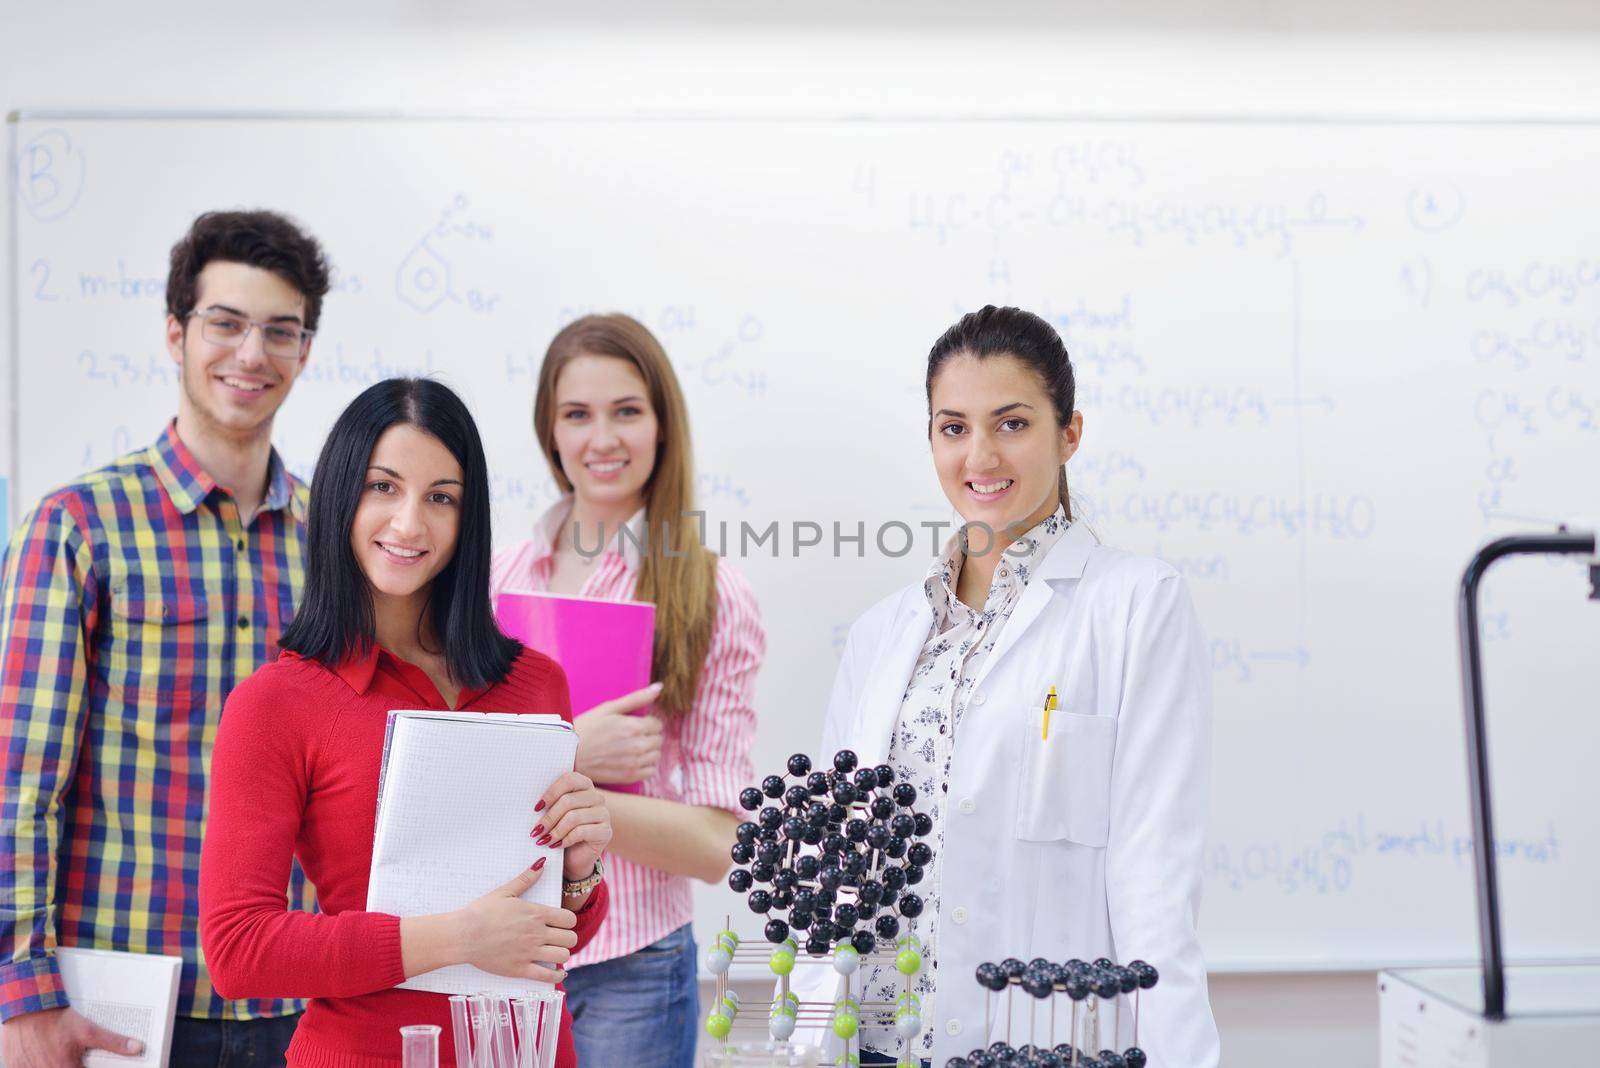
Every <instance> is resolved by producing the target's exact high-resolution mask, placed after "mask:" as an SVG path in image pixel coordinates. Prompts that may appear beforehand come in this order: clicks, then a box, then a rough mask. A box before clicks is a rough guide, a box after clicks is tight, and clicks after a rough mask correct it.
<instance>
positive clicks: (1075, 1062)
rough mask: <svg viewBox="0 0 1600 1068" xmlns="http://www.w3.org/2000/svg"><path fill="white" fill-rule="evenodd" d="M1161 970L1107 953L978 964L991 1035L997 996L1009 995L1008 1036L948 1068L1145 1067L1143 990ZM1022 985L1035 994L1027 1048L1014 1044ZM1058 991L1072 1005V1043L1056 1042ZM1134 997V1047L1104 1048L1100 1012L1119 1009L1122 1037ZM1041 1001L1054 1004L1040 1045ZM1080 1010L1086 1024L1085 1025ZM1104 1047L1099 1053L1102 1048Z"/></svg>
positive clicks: (1114, 1028) (952, 1062)
mask: <svg viewBox="0 0 1600 1068" xmlns="http://www.w3.org/2000/svg"><path fill="white" fill-rule="evenodd" d="M1159 979H1160V974H1159V973H1158V972H1157V971H1156V969H1155V968H1153V967H1152V966H1150V965H1149V964H1146V963H1145V962H1144V961H1142V960H1136V961H1133V962H1132V963H1131V964H1128V965H1127V966H1126V967H1123V966H1119V965H1117V964H1116V963H1114V962H1112V961H1111V960H1110V959H1108V958H1106V957H1101V958H1100V959H1099V960H1096V961H1094V962H1093V963H1087V962H1085V961H1081V960H1076V959H1074V960H1069V961H1067V962H1066V963H1065V964H1052V963H1050V962H1049V961H1047V960H1044V959H1043V958H1035V959H1034V960H1032V961H1029V962H1028V963H1026V964H1024V963H1023V962H1022V961H1020V960H1017V959H1016V958H1015V957H1011V958H1007V959H1006V960H1003V961H1000V962H998V963H992V964H980V965H978V968H977V980H978V985H979V986H981V987H983V988H984V989H985V990H987V991H988V992H989V993H988V996H987V998H986V1000H985V1007H984V1015H985V1017H986V1021H985V1023H986V1026H985V1029H984V1030H985V1038H987V1037H988V1034H989V1033H990V1032H991V1031H992V1030H993V1020H994V998H995V997H996V996H997V995H999V994H1001V993H1002V992H1003V993H1004V994H1005V997H1006V1035H1005V1037H1004V1038H1002V1039H997V1040H996V1041H995V1042H993V1043H992V1044H991V1045H990V1046H988V1048H983V1047H979V1048H978V1049H975V1050H973V1051H972V1052H971V1053H969V1054H967V1055H966V1056H965V1057H952V1058H951V1059H950V1060H948V1061H946V1062H945V1068H994V1066H996V1065H1007V1066H1009V1068H1145V1065H1146V1063H1147V1062H1148V1060H1149V1058H1148V1057H1147V1056H1146V1055H1145V1052H1144V1050H1142V1049H1140V1048H1139V993H1140V991H1143V990H1149V989H1150V988H1151V987H1153V986H1155V985H1156V982H1157V980H1159ZM1017 989H1021V991H1022V992H1023V993H1024V994H1025V995H1028V996H1030V997H1032V998H1034V999H1035V1000H1034V1002H1033V1003H1031V1004H1030V1011H1029V1018H1030V1026H1029V1040H1028V1042H1027V1043H1025V1044H1023V1045H1021V1046H1012V1045H1011V1007H1012V1006H1011V1002H1012V999H1013V998H1014V996H1015V995H1014V992H1015V991H1016V990H1017ZM1057 995H1063V996H1065V997H1066V999H1067V1001H1068V1002H1069V1003H1070V1004H1071V1007H1072V1016H1071V1025H1070V1028H1069V1031H1068V1034H1069V1035H1070V1036H1071V1038H1070V1040H1069V1041H1067V1042H1060V1043H1057V1042H1056V1041H1055V1011H1056V1003H1057V1000H1058V998H1057ZM1128 995H1131V996H1132V1003H1133V1045H1132V1046H1130V1047H1129V1048H1127V1049H1125V1050H1123V1051H1122V1052H1121V1053H1118V1052H1117V1051H1116V1050H1113V1049H1100V1012H1101V1010H1102V1009H1103V1008H1104V1005H1105V1004H1106V1003H1109V1004H1110V1005H1111V1007H1112V1009H1113V1011H1114V1012H1115V1013H1116V1017H1115V1019H1114V1020H1113V1022H1112V1026H1111V1033H1112V1035H1116V1033H1117V1031H1118V1025H1119V1023H1120V1020H1121V1012H1122V1002H1123V1000H1124V999H1125V998H1126V996H1128ZM1041 1001H1048V1002H1049V1004H1050V1038H1049V1040H1048V1042H1047V1043H1045V1044H1044V1045H1035V1044H1034V1039H1035V1028H1034V1027H1033V1026H1032V1023H1033V1012H1032V1010H1033V1009H1034V1008H1036V1007H1037V1005H1038V1003H1039V1002H1041ZM1080 1009H1081V1010H1083V1015H1084V1019H1083V1020H1082V1024H1083V1026H1080V1018H1079V1017H1080ZM1096 1051H1098V1052H1096Z"/></svg>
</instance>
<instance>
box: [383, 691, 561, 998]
mask: <svg viewBox="0 0 1600 1068" xmlns="http://www.w3.org/2000/svg"><path fill="white" fill-rule="evenodd" d="M577 751H578V738H577V735H576V734H574V733H573V731H572V726H571V724H569V723H567V722H565V721H564V720H562V719H561V717H559V716H554V715H523V716H517V715H502V714H498V713H488V714H485V713H482V712H427V711H423V712H409V711H397V712H391V713H389V726H388V733H387V734H386V736H385V738H384V743H383V766H382V770H381V771H380V772H379V780H378V816H377V827H376V830H375V833H374V835H373V842H372V872H371V877H370V880H369V882H368V885H367V908H368V910H370V911H373V912H387V913H390V914H391V915H395V916H426V915H429V914H431V913H437V912H451V911H454V910H455V909H459V908H461V907H463V906H465V905H467V904H469V903H470V902H472V901H475V900H477V899H478V898H480V897H482V896H483V895H484V894H486V893H488V892H489V891H490V890H493V889H494V888H495V887H497V886H501V885H503V884H504V883H505V882H507V881H508V880H509V879H510V878H511V877H512V876H514V875H516V874H517V873H518V872H520V871H523V870H525V869H526V868H528V867H529V866H530V865H531V864H532V863H533V862H534V861H535V860H537V859H538V858H539V857H541V856H544V857H548V858H549V863H548V864H547V866H546V869H545V876H544V878H542V879H540V880H539V882H538V883H537V884H535V885H534V887H533V889H532V890H530V891H528V893H527V894H526V895H524V900H526V901H533V902H536V903H538V904H541V905H549V906H552V907H556V906H559V905H560V904H561V851H560V850H559V849H553V848H550V847H548V846H546V847H540V846H537V845H535V844H534V841H533V839H532V838H530V837H528V832H529V831H530V830H532V829H533V825H534V824H535V823H537V822H538V816H537V814H535V812H534V811H533V806H534V805H535V804H537V803H538V801H539V799H540V798H541V797H542V796H543V795H544V792H545V791H546V790H547V789H549V788H550V784H551V783H553V782H555V780H556V779H557V778H559V777H560V776H561V775H563V774H565V773H566V772H569V771H571V770H572V761H573V758H574V756H576V754H577ZM401 986H402V987H403V988H404V989H406V990H431V991H434V992H436V993H441V994H476V993H497V994H506V995H513V994H516V993H518V992H520V991H524V990H530V989H549V984H548V983H540V982H536V981H534V980H529V979H508V978H505V977H503V976H497V975H490V974H489V973H488V972H483V971H479V970H478V969H477V968H474V967H472V966H471V965H466V964H459V965H454V966H452V967H449V968H440V969H438V970H437V971H432V972H427V973H425V974H423V975H418V976H415V977H413V978H411V979H408V980H407V981H406V982H404V983H402V984H401Z"/></svg>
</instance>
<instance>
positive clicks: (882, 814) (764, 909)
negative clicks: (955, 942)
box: [703, 749, 933, 1063]
mask: <svg viewBox="0 0 1600 1068" xmlns="http://www.w3.org/2000/svg"><path fill="white" fill-rule="evenodd" d="M859 763H860V761H859V758H858V757H857V756H856V754H855V753H854V752H852V751H850V750H848V749H845V750H840V751H839V752H838V753H836V754H834V756H833V760H832V768H831V769H820V768H814V767H813V765H812V761H811V758H810V757H808V756H806V755H805V754H804V753H797V754H795V755H794V756H792V757H790V758H789V760H788V762H787V766H786V768H785V772H786V773H785V774H782V775H768V776H766V778H764V779H762V781H761V784H760V785H759V786H752V787H749V788H748V789H746V790H744V791H743V793H741V795H740V797H739V803H740V805H741V807H743V808H744V810H745V811H746V812H748V813H750V817H749V819H748V820H746V821H745V822H742V823H740V824H739V826H738V829H737V830H736V831H735V834H734V843H733V846H732V849H731V856H732V858H733V861H734V865H735V867H734V869H733V871H731V872H730V873H729V875H728V886H729V887H730V888H731V889H733V890H734V891H735V892H736V893H739V894H743V895H744V897H745V903H746V904H747V905H748V906H749V908H750V911H751V912H753V913H755V914H756V915H758V916H761V917H762V918H763V924H764V926H763V929H762V935H763V936H764V938H765V939H766V941H767V942H768V943H770V944H771V947H772V948H771V951H770V953H769V954H767V956H766V963H767V967H768V968H769V969H770V970H771V971H772V973H773V974H774V975H776V976H778V977H779V991H778V994H777V996H776V997H775V998H774V1000H773V1002H772V1006H771V1010H770V1012H769V1014H768V1031H769V1033H770V1034H771V1036H772V1038H773V1039H774V1040H775V1041H778V1042H786V1041H787V1040H788V1039H789V1038H790V1037H791V1036H792V1035H793V1034H794V1032H795V1028H796V1022H797V1020H801V1019H806V1018H808V1015H809V1016H810V1018H812V1019H816V1020H817V1021H818V1022H821V1023H822V1024H823V1026H825V1027H827V1028H828V1029H830V1030H831V1031H832V1032H833V1033H834V1034H835V1035H836V1036H837V1037H839V1038H841V1039H843V1040H844V1041H845V1043H846V1047H847V1048H846V1051H845V1054H844V1055H843V1057H842V1058H841V1063H854V1062H852V1061H850V1060H849V1058H852V1057H854V1056H855V1054H854V1053H853V1052H852V1051H851V1050H850V1049H849V1045H850V1043H851V1041H852V1040H853V1039H854V1038H855V1037H856V1035H857V1034H858V1032H859V1031H860V1030H861V1028H862V1027H863V1026H864V1025H865V1024H866V1023H867V1022H869V1021H870V1023H871V1024H872V1026H874V1027H877V1026H882V1027H884V1028H887V1029H890V1030H892V1032H893V1033H894V1034H895V1035H897V1036H899V1038H900V1039H902V1040H906V1041H909V1040H910V1039H911V1038H912V1037H914V1036H915V1035H916V1034H917V1033H919V1032H920V1031H921V1029H922V1005H921V1001H920V999H919V998H918V997H917V995H916V994H914V993H912V992H911V991H910V989H909V983H910V981H911V978H912V977H913V976H915V975H916V974H917V973H918V972H919V971H921V969H922V945H921V943H920V942H919V941H918V940H917V938H916V936H915V935H914V934H913V933H912V932H911V931H910V930H908V929H907V927H906V924H907V923H908V922H909V921H911V920H914V919H916V917H918V916H920V915H921V914H922V911H923V900H922V897H921V896H920V895H919V894H918V893H917V891H916V890H915V889H914V887H916V886H917V885H918V884H919V883H921V882H922V880H923V879H924V878H925V877H926V876H927V870H928V867H929V865H930V864H931V863H932V861H933V849H932V847H931V846H929V845H928V843H927V842H926V841H923V839H925V838H927V837H928V836H929V835H930V834H931V833H932V831H933V820H932V819H930V818H929V816H928V815H927V814H926V813H923V812H917V811H916V810H915V806H916V803H917V790H916V787H915V786H913V785H912V784H911V783H907V782H896V780H895V774H894V770H893V769H892V768H890V767H889V766H888V765H878V766H876V767H860V766H858V765H859ZM730 926H731V925H730ZM802 953H803V954H804V955H808V956H810V957H815V958H824V957H831V960H830V963H831V965H832V967H833V969H834V971H836V972H838V973H839V975H841V976H843V977H844V983H845V996H844V997H842V998H840V999H839V1000H838V1001H836V1002H833V1003H822V1004H817V1003H814V1002H809V1003H808V1002H803V1001H801V1000H799V999H798V998H797V997H796V996H795V995H794V994H793V993H792V992H790V991H789V989H788V977H789V975H790V973H791V972H793V970H794V968H795V965H796V963H797V959H798V958H800V957H801V956H802ZM703 959H704V963H705V967H706V970H707V971H709V972H711V973H712V974H713V975H716V976H718V977H719V979H718V988H719V989H722V988H723V987H725V986H726V980H725V979H723V978H721V977H722V976H724V975H725V974H726V973H727V972H728V970H729V968H730V967H731V966H732V965H733V963H734V961H735V960H736V959H738V960H742V961H751V962H753V961H754V960H755V959H759V957H758V956H757V953H756V947H755V946H748V947H744V948H741V944H740V938H739V936H738V935H737V934H736V933H735V932H734V931H732V930H723V931H720V932H718V933H717V935H716V937H715V938H714V939H712V941H711V942H710V944H709V945H707V946H706V949H705V954H704V958H703ZM869 959H870V960H871V962H872V963H873V964H874V965H879V966H884V965H888V966H892V967H893V968H894V969H895V970H896V971H898V972H899V973H900V974H901V975H902V976H904V977H905V982H906V983H907V984H908V988H907V989H906V990H905V991H904V992H903V993H902V994H901V995H900V996H899V998H898V999H897V1000H896V1001H894V1002H892V1003H890V1002H868V1001H864V1000H860V999H858V998H857V997H854V996H852V995H851V991H850V986H851V983H852V977H853V976H854V975H855V974H856V973H857V972H858V971H859V970H860V968H861V967H862V965H863V963H865V962H866V961H867V960H869ZM736 1015H737V1005H731V1006H730V1005H727V1004H725V1003H723V1002H721V1001H720V1000H719V1002H718V1003H717V1005H716V1006H715V1007H714V1008H713V1011H712V1013H711V1015H710V1016H708V1017H707V1019H706V1030H707V1032H708V1033H709V1034H711V1035H712V1037H714V1038H718V1039H725V1038H726V1037H727V1035H728V1032H729V1031H730V1030H731V1029H732V1027H733V1023H734V1020H735V1018H736ZM907 1063H915V1062H912V1061H908V1062H907Z"/></svg>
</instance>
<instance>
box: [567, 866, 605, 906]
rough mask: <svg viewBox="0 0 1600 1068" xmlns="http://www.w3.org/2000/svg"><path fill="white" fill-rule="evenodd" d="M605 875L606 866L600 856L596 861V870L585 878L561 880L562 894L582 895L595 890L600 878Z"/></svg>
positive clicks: (569, 895)
mask: <svg viewBox="0 0 1600 1068" xmlns="http://www.w3.org/2000/svg"><path fill="white" fill-rule="evenodd" d="M605 875H606V869H605V866H604V865H603V864H601V863H600V861H599V859H598V858H596V859H595V862H594V871H592V872H590V873H589V874H588V875H587V876H585V877H584V878H582V879H563V880H561V896H562V897H581V896H582V895H584V894H587V893H588V892H589V891H591V890H593V889H594V888H595V887H597V886H599V885H600V880H601V879H604V878H605Z"/></svg>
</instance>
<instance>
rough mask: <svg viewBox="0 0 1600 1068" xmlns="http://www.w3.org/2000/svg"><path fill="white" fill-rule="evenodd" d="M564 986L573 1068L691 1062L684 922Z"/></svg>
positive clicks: (690, 982)
mask: <svg viewBox="0 0 1600 1068" xmlns="http://www.w3.org/2000/svg"><path fill="white" fill-rule="evenodd" d="M566 986H567V1007H568V1008H570V1009H571V1010H572V1040H573V1044H574V1045H575V1046H577V1048H578V1068H623V1066H626V1068H694V1043H695V1036H696V1035H698V1034H699V1031H700V1027H699V1023H700V1021H699V1016H700V985H699V983H698V981H697V980H696V978H695V949H694V932H693V931H691V930H690V929H689V926H688V925H687V924H685V925H684V926H682V927H680V928H678V929H677V930H676V931H673V932H672V933H671V934H669V935H667V937H665V938H663V939H662V940H661V941H659V942H657V943H655V944H654V945H650V946H645V947H644V948H643V949H641V950H638V951H636V952H634V953H630V954H628V955H627V956H626V957H618V958H616V959H615V960H607V961H601V962H600V963H599V964H590V965H587V966H586V967H583V968H576V969H574V970H573V971H571V972H569V973H568V975H567V983H566ZM174 1068H176V1066H174Z"/></svg>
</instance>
